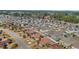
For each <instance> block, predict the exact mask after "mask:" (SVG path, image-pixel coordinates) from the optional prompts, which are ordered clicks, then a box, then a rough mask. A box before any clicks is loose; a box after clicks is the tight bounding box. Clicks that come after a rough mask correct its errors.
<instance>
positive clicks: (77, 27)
mask: <svg viewBox="0 0 79 59" xmlns="http://www.w3.org/2000/svg"><path fill="white" fill-rule="evenodd" d="M0 48H1V49H2V48H4V49H78V48H79V12H78V11H77V12H75V11H18V10H15V11H13V10H1V11H0Z"/></svg>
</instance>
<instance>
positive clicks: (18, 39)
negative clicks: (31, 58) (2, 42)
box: [0, 28, 29, 49]
mask: <svg viewBox="0 0 79 59" xmlns="http://www.w3.org/2000/svg"><path fill="white" fill-rule="evenodd" d="M0 29H3V28H0ZM3 30H4V31H6V32H8V34H10V35H11V36H13V37H15V38H16V43H18V44H19V47H18V49H28V48H29V47H28V46H27V45H26V44H25V43H24V42H23V41H22V38H20V37H19V36H18V35H17V34H16V33H15V32H13V31H10V30H8V29H3Z"/></svg>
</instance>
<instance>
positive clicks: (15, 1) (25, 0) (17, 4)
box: [0, 0, 79, 10]
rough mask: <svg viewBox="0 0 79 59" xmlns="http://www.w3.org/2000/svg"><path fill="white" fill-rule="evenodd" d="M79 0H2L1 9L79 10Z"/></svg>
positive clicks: (0, 2)
mask: <svg viewBox="0 0 79 59" xmlns="http://www.w3.org/2000/svg"><path fill="white" fill-rule="evenodd" d="M78 7H79V0H0V10H11V9H12V10H79V8H78Z"/></svg>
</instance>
